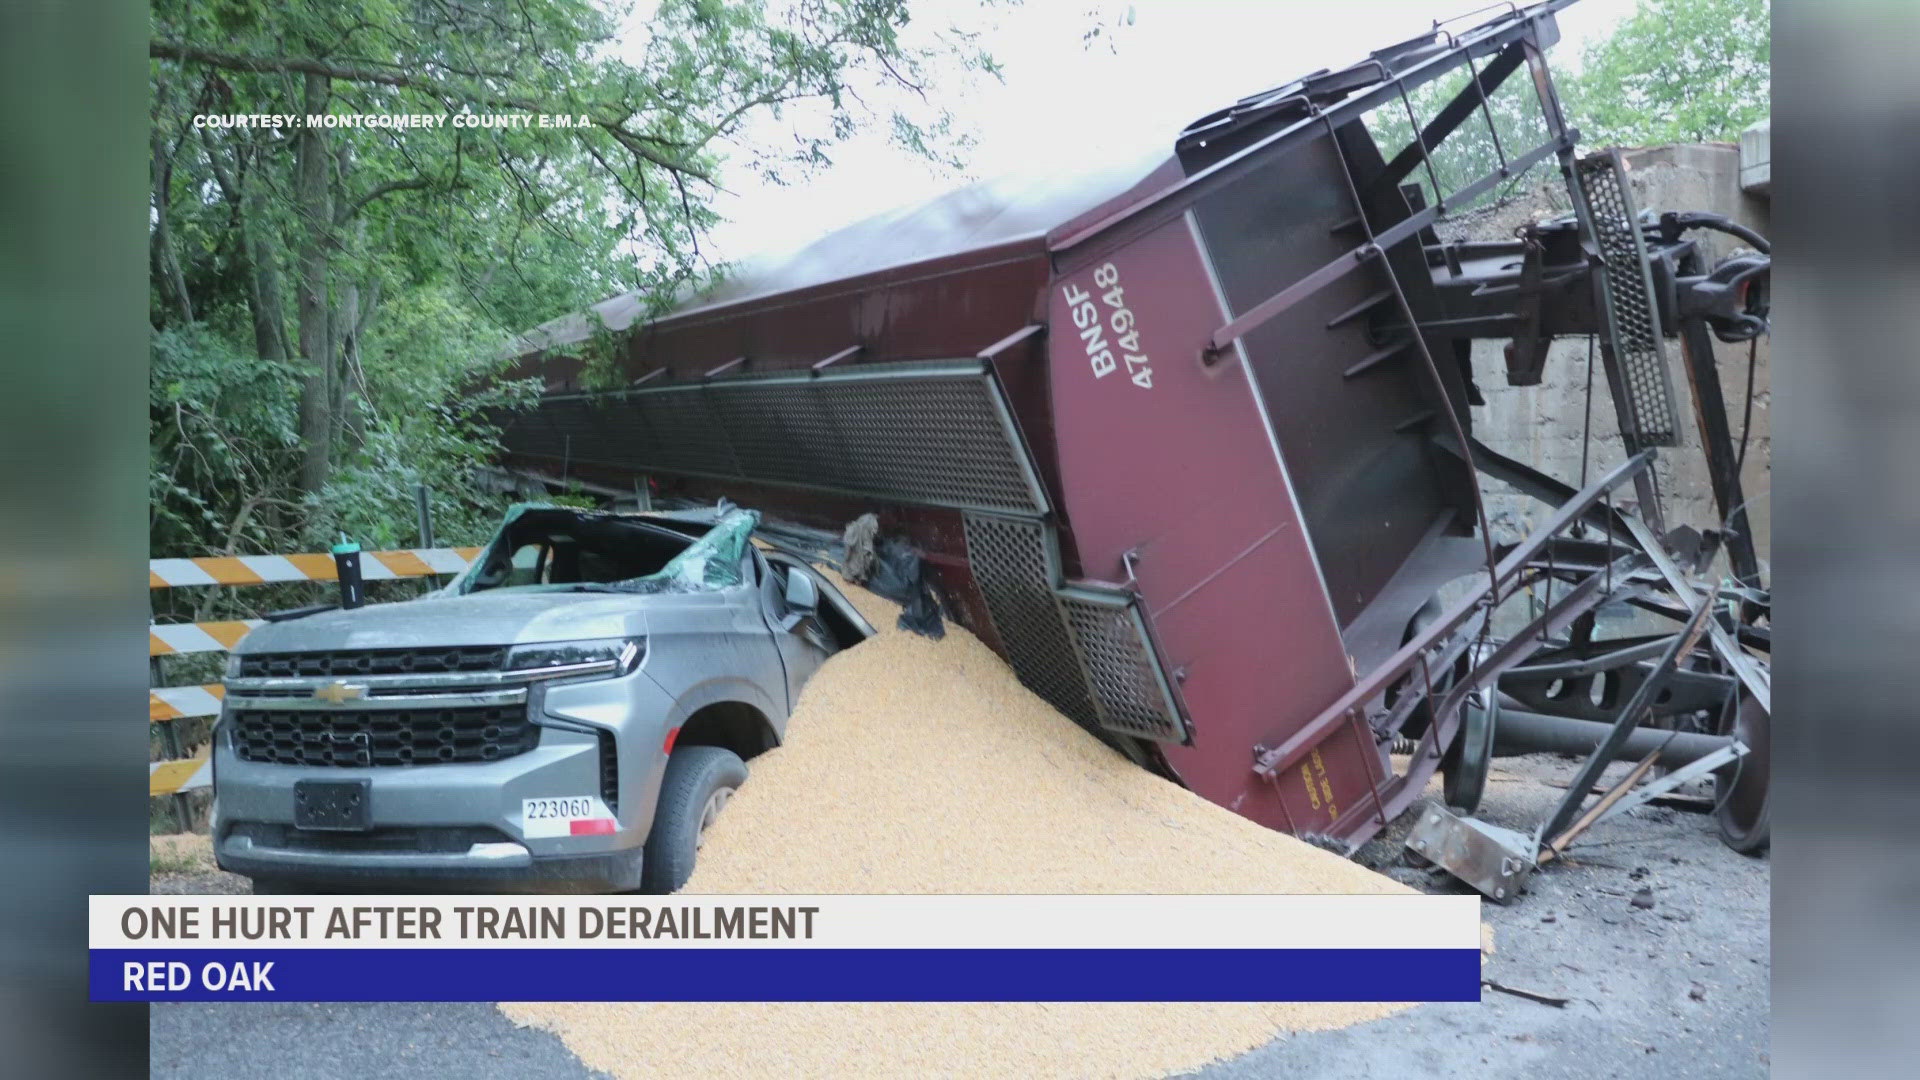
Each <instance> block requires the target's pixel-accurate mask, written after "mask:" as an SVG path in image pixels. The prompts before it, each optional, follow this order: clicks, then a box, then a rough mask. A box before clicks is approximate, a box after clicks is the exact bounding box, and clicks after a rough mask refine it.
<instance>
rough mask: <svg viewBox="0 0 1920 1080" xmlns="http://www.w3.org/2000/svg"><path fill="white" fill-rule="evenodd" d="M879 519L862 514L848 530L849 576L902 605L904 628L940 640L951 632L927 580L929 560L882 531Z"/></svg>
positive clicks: (873, 591) (847, 561) (870, 589)
mask: <svg viewBox="0 0 1920 1080" xmlns="http://www.w3.org/2000/svg"><path fill="white" fill-rule="evenodd" d="M878 525H879V522H878V520H877V519H876V518H875V517H874V516H873V515H872V514H862V515H861V516H860V517H859V518H856V519H855V520H854V521H853V522H852V524H850V525H848V526H847V531H846V537H845V542H846V549H847V551H846V560H845V562H846V569H847V580H849V581H852V582H853V583H854V584H856V585H862V586H865V587H866V589H867V590H868V591H869V592H872V593H875V594H876V595H879V596H884V597H886V598H887V599H889V600H892V601H893V602H894V603H897V604H899V605H900V621H899V623H898V625H899V627H900V629H902V630H910V631H912V632H914V633H916V634H920V635H923V636H925V637H930V638H933V639H934V640H936V641H937V640H939V639H940V638H943V637H946V636H947V628H946V626H945V625H944V624H943V623H942V622H941V621H940V600H939V598H938V597H936V596H935V595H934V593H933V586H932V585H931V584H930V583H928V581H927V567H926V563H925V562H924V561H922V560H921V558H920V553H919V552H917V551H915V550H913V546H912V545H910V544H908V543H906V542H905V541H902V540H897V539H894V538H893V537H882V536H880V535H879V528H878Z"/></svg>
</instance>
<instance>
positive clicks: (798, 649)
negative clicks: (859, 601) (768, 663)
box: [753, 551, 833, 712]
mask: <svg viewBox="0 0 1920 1080" xmlns="http://www.w3.org/2000/svg"><path fill="white" fill-rule="evenodd" d="M753 558H754V562H755V564H756V568H757V569H758V570H759V572H760V602H761V609H762V613H763V614H764V615H765V617H766V620H767V629H768V630H770V631H772V632H773V640H774V644H775V645H777V646H778V647H779V649H780V660H781V663H782V664H783V665H785V667H786V671H787V710H788V711H789V712H791V711H792V710H793V706H794V705H795V704H796V703H798V702H799V700H800V689H801V688H802V687H804V686H805V685H806V684H807V680H808V679H810V678H812V677H813V673H814V672H815V671H818V670H819V669H820V665H821V664H823V663H826V660H827V657H828V656H829V655H831V654H832V652H833V643H832V638H831V637H829V635H828V634H827V630H826V627H825V626H823V625H822V624H821V622H820V616H819V611H818V609H817V608H816V609H815V610H814V611H813V612H810V613H809V612H801V611H795V610H794V609H793V608H792V606H791V605H789V604H788V602H787V576H788V575H789V574H809V575H811V574H813V571H812V570H810V569H808V568H806V567H804V566H797V565H791V564H788V563H785V562H773V561H771V560H768V559H766V558H765V557H763V556H762V555H761V554H760V552H758V551H755V552H754V553H753ZM814 584H815V586H816V588H815V594H816V595H820V590H819V589H818V586H819V584H820V583H819V582H818V581H817V580H816V581H815V582H814Z"/></svg>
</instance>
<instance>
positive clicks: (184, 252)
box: [149, 0, 994, 555]
mask: <svg viewBox="0 0 1920 1080" xmlns="http://www.w3.org/2000/svg"><path fill="white" fill-rule="evenodd" d="M648 8H649V9H648V10H646V12H645V18H644V20H642V19H640V18H638V17H637V16H636V13H635V11H634V10H633V9H631V8H628V7H624V6H616V2H615V0H277V2H274V3H268V2H267V0H155V2H154V4H153V5H152V27H153V38H152V41H151V42H150V46H149V54H150V56H151V57H152V61H151V66H150V78H151V87H152V101H153V105H152V121H153V125H152V155H153V206H152V217H151V222H152V229H151V234H150V235H151V240H152V255H153V276H152V280H153V289H152V303H151V317H152V322H153V325H154V328H155V336H154V339H153V383H152V410H151V412H152V423H151V447H152V455H151V461H152V474H151V477H150V484H151V488H152V494H153V518H152V550H153V551H154V553H155V554H159V555H176V554H177V555H198V554H208V553H218V552H263V551H264V552H274V551H287V550H290V549H292V548H293V547H295V546H299V547H306V548H311V547H312V546H313V545H316V544H321V543H325V542H328V541H330V540H332V539H334V538H335V536H336V535H337V534H338V533H339V532H346V533H348V534H349V535H351V536H353V537H354V538H356V539H359V540H360V541H362V542H363V543H365V544H368V545H371V546H389V545H404V544H407V543H411V542H413V541H414V533H415V514H414V502H413V491H414V486H415V485H416V484H426V485H428V486H429V487H430V488H431V489H432V491H433V493H434V494H433V498H434V506H433V509H434V514H435V529H436V533H437V536H436V539H437V540H438V541H440V542H451V543H467V542H475V541H477V540H479V539H480V538H481V537H483V536H484V535H485V534H486V532H487V531H488V529H489V527H490V526H491V524H492V523H493V522H495V521H497V519H498V514H499V510H500V508H501V504H500V500H499V498H498V497H496V496H495V495H493V494H491V493H490V492H489V491H488V490H487V489H486V488H485V487H484V486H483V485H482V484H480V483H479V482H478V477H479V474H480V468H481V466H483V465H484V464H485V463H486V462H487V461H488V459H489V458H491V457H492V456H493V454H494V453H495V452H496V450H497V438H496V435H497V433H496V432H495V431H493V430H492V429H491V428H490V427H489V426H488V425H487V423H486V422H485V421H484V417H485V416H486V415H488V410H489V409H493V408H498V407H515V406H519V405H524V404H526V403H527V402H528V401H529V400H530V397H531V394H532V393H533V391H534V389H535V387H534V386H533V385H532V384H531V382H522V383H517V384H503V383H501V382H500V379H501V376H502V373H503V372H504V370H505V367H506V364H507V362H508V360H509V359H510V358H509V357H508V355H507V352H508V347H507V343H508V342H509V340H510V338H511V335H512V333H513V332H515V331H521V330H525V329H527V328H529V327H532V326H534V325H537V324H539V323H541V322H544V321H546V320H548V319H551V318H553V317H554V316H556V315H560V314H563V313H566V312H569V311H577V310H581V309H582V308H585V307H586V306H587V305H588V304H590V303H592V302H594V301H598V300H600V299H603V298H605V297H607V296H610V295H613V294H616V293H620V292H625V291H636V292H638V293H639V294H640V295H641V296H642V297H643V298H645V300H646V301H647V302H648V303H649V304H651V305H653V306H654V308H655V309H657V308H658V307H660V306H664V305H666V304H668V303H670V302H671V301H672V299H673V298H674V297H675V296H677V295H681V294H684V292H685V291H687V290H689V289H697V288H699V287H701V286H703V285H704V284H706V283H707V282H710V281H712V280H713V279H714V278H715V277H716V276H717V275H718V274H720V273H721V272H722V270H723V268H722V267H719V266H717V265H715V264H713V263H712V262H711V261H710V260H709V259H707V258H706V256H705V254H704V253H703V251H702V246H701V245H702V238H703V236H704V235H705V234H706V233H707V231H708V230H709V229H711V228H712V226H713V225H714V224H715V222H716V217H715V214H714V212H713V209H712V199H713V196H714V194H715V193H716V191H717V190H718V184H719V182H720V179H719V178H720V176H721V174H722V172H723V171H724V170H727V169H736V168H746V169H753V170H757V171H759V172H761V173H762V174H765V175H768V176H771V177H774V178H776V179H781V180H785V179H789V178H793V177H797V176H799V175H802V174H804V173H805V172H806V171H807V170H809V169H811V168H813V167H815V166H817V165H818V164H820V163H822V162H824V161H826V160H827V155H828V152H829V149H830V147H831V146H832V144H833V143H834V142H835V141H836V140H838V139H841V138H844V137H846V136H847V135H848V134H850V133H852V132H854V131H855V130H858V129H860V128H861V127H862V126H864V125H867V124H880V125H883V127H882V128H881V130H885V131H887V132H889V133H890V135H891V137H892V138H893V139H894V141H896V142H897V143H899V144H900V145H902V146H905V147H907V148H909V149H911V150H913V151H915V152H917V153H921V154H924V155H926V156H928V157H930V158H934V159H936V160H951V156H952V154H953V152H954V149H955V147H956V146H958V145H959V144H960V141H959V140H958V139H957V138H956V137H955V136H954V134H953V132H952V128H951V126H950V124H949V122H948V117H947V116H946V114H945V112H944V111H943V110H942V109H941V108H940V107H939V106H938V105H936V104H934V103H933V101H932V98H931V97H930V96H929V95H928V94H927V93H926V92H925V91H926V88H927V87H928V86H929V85H931V82H932V80H933V78H934V76H935V74H936V73H940V74H950V73H955V72H958V73H960V74H962V75H964V74H965V73H967V72H972V71H981V72H989V73H991V72H992V71H993V70H994V68H993V64H992V61H991V59H990V58H988V57H985V56H984V55H981V54H980V53H979V51H978V49H977V47H976V46H975V44H974V41H973V38H972V37H971V36H969V35H968V34H967V33H965V32H963V31H961V30H959V29H953V28H948V29H940V28H929V27H922V26H914V25H912V24H911V20H910V14H911V12H910V8H909V4H908V2H907V0H659V2H658V3H657V4H653V5H649V6H648ZM881 88H891V89H892V90H893V91H895V92H891V93H888V94H887V95H885V97H886V100H887V101H888V102H889V104H887V105H886V106H884V107H873V106H871V105H869V104H868V102H869V100H880V98H879V96H878V95H876V94H875V91H876V90H878V89H881ZM902 89H904V90H905V91H906V92H904V93H902V92H898V91H900V90H902ZM230 114H270V115H285V116H290V117H295V118H298V119H297V120H296V121H295V122H294V123H292V124H284V125H281V126H206V125H205V124H204V123H201V124H196V123H195V120H194V118H195V117H196V116H205V115H230ZM321 115H329V116H332V117H335V118H341V119H344V120H345V121H346V123H345V124H344V125H343V124H341V123H340V122H339V121H338V120H336V121H335V124H334V125H324V126H323V125H319V124H311V123H307V122H306V120H307V118H308V117H315V116H321ZM376 115H378V116H421V117H426V118H427V119H428V122H427V123H426V124H425V125H423V126H413V127H406V128H394V127H382V126H368V125H362V124H356V123H355V122H354V118H357V117H364V116H376ZM768 118H772V119H774V120H776V121H778V122H779V125H781V126H784V129H785V133H786V134H787V135H789V136H790V139H787V140H785V141H781V140H779V139H774V140H768V139H767V138H765V137H764V130H765V129H764V127H752V128H749V126H748V125H749V124H750V123H754V122H763V121H766V120H767V119H768ZM754 132H761V133H762V134H760V135H757V136H756V135H753V134H752V133H754ZM621 344H622V342H621V340H620V338H619V336H618V335H614V334H612V333H611V332H608V333H605V334H596V335H595V336H594V338H593V339H592V340H591V341H589V342H587V343H585V348H586V349H587V351H588V352H589V353H590V354H591V355H589V356H588V357H587V359H588V360H589V361H590V367H591V368H592V369H593V370H594V371H596V372H598V373H600V374H602V375H603V376H604V377H605V378H607V379H611V378H612V377H613V369H614V366H615V361H616V358H617V354H618V352H619V350H620V346H621Z"/></svg>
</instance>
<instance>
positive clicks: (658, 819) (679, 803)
mask: <svg viewBox="0 0 1920 1080" xmlns="http://www.w3.org/2000/svg"><path fill="white" fill-rule="evenodd" d="M746 782H747V763H746V762H744V761H741V760H740V755H738V754H736V753H734V752H733V751H731V750H728V749H727V748H725V747H722V746H684V747H681V748H680V749H678V750H675V751H674V752H673V753H672V755H670V756H669V757H668V758H667V773H666V776H665V777H664V778H663V779H662V780H661V781H660V805H659V806H658V807H656V808H655V809H654V812H653V830H652V831H651V832H649V833H648V834H647V848H646V854H645V855H644V856H642V863H641V868H640V891H641V892H643V893H654V894H665V893H670V892H674V891H676V890H678V889H679V888H680V887H681V886H682V885H685V884H686V883H687V878H689V877H691V876H693V860H694V857H695V855H696V853H697V852H698V851H699V849H700V839H701V836H702V834H703V833H705V832H706V829H707V827H708V826H709V825H712V824H713V820H714V818H715V817H716V816H718V815H719V813H720V810H721V808H722V807H724V806H725V805H726V803H727V800H728V799H729V798H731V797H732V795H733V793H734V792H735V791H736V790H738V789H739V787H740V785H741V784H744V783H746Z"/></svg>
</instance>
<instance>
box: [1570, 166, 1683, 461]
mask: <svg viewBox="0 0 1920 1080" xmlns="http://www.w3.org/2000/svg"><path fill="white" fill-rule="evenodd" d="M1577 176H1578V181H1579V186H1580V189H1581V191H1582V193H1583V194H1584V195H1585V196H1586V203H1587V211H1588V214H1589V216H1590V218H1591V220H1592V226H1593V233H1594V239H1595V240H1596V242H1597V243H1598V244H1599V247H1600V255H1601V258H1602V259H1604V260H1605V262H1606V266H1607V273H1606V287H1605V296H1606V299H1607V307H1608V309H1609V310H1608V312H1607V318H1606V322H1607V325H1608V327H1609V328H1610V330H1611V333H1610V334H1609V335H1608V336H1609V337H1610V338H1611V342H1610V345H1611V350H1610V351H1611V354H1612V355H1611V356H1610V357H1609V358H1608V359H1609V360H1610V361H1611V362H1610V363H1609V365H1608V366H1609V367H1610V368H1616V369H1617V370H1615V371H1611V372H1610V373H1609V374H1610V375H1611V376H1613V380H1612V381H1613V382H1614V384H1615V385H1614V393H1615V396H1616V397H1618V398H1619V399H1620V400H1619V401H1618V402H1617V406H1618V408H1619V411H1620V417H1621V421H1622V427H1623V429H1624V430H1623V434H1624V435H1625V436H1626V438H1627V452H1628V453H1636V452H1638V451H1640V450H1643V449H1645V448H1647V447H1649V446H1678V445H1680V424H1679V419H1678V410H1677V408H1676V407H1675V405H1674V398H1673V377H1672V375H1671V374H1670V373H1669V372H1668V370H1667V357H1666V350H1665V349H1664V347H1663V346H1662V342H1661V336H1660V322H1659V309H1658V308H1657V307H1656V306H1655V305H1654V298H1653V276H1652V272H1651V270H1650V269H1649V268H1648V266H1647V249H1646V240H1645V238H1644V237H1642V236H1641V235H1640V220H1639V213H1638V211H1637V210H1636V209H1635V207H1634V204H1633V193H1632V192H1631V191H1630V190H1629V189H1628V188H1627V175H1626V170H1625V168H1624V167H1623V166H1622V165H1621V162H1620V156H1619V152H1618V151H1613V150H1608V151H1603V152H1601V153H1598V154H1592V155H1589V156H1587V157H1585V158H1582V159H1581V160H1580V162H1579V166H1578V172H1577Z"/></svg>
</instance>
